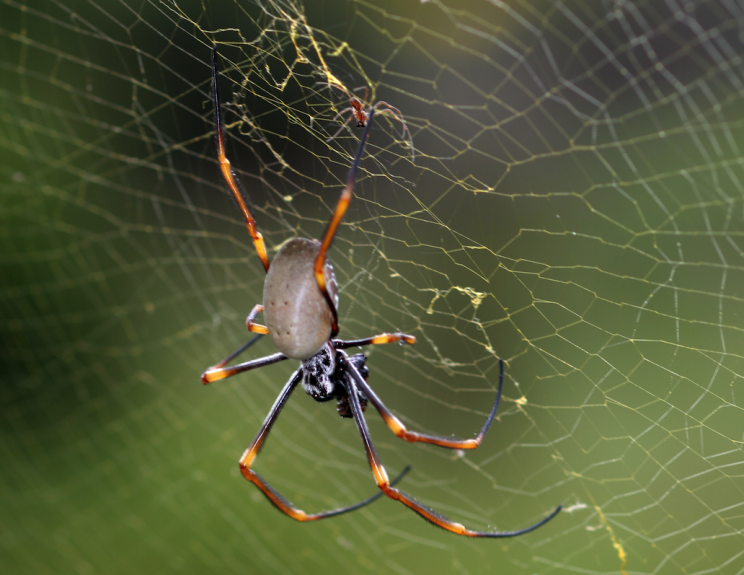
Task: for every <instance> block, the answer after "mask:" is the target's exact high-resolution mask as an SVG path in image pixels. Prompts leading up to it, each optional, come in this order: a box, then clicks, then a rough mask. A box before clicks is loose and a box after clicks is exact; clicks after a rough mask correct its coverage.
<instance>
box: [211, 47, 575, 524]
mask: <svg viewBox="0 0 744 575" xmlns="http://www.w3.org/2000/svg"><path fill="white" fill-rule="evenodd" d="M218 73H219V71H218V68H217V50H216V48H214V49H213V51H212V90H213V94H214V109H215V122H216V127H217V154H218V157H219V162H220V168H221V169H222V174H223V175H224V177H225V180H226V181H227V184H228V186H229V188H230V191H231V192H232V194H233V196H234V197H235V200H236V201H237V203H238V205H239V206H240V209H241V211H242V212H243V216H244V217H245V221H246V225H247V226H248V231H249V233H250V235H251V237H252V238H253V244H254V245H255V247H256V251H257V252H258V256H259V258H261V262H262V263H263V265H264V268H266V271H267V273H266V281H265V283H264V293H263V305H260V304H259V305H256V306H255V307H254V308H253V310H252V311H251V313H250V314H249V315H248V318H247V319H246V325H247V327H248V330H249V331H251V332H253V333H257V334H268V335H269V336H270V337H271V340H272V341H273V342H274V345H275V346H276V348H277V349H278V350H279V352H278V353H275V354H272V355H268V356H266V357H263V358H260V359H254V360H252V361H248V362H245V363H241V364H238V365H234V366H231V367H225V365H226V364H227V363H228V362H230V361H231V360H232V359H233V358H234V357H235V356H237V355H238V354H239V353H241V352H242V351H243V350H245V349H246V347H247V346H248V345H250V343H251V342H249V343H248V344H246V345H244V346H243V347H241V348H240V349H238V350H237V351H236V352H235V353H233V354H231V355H230V356H228V357H227V358H225V359H224V360H223V361H221V362H220V363H218V364H217V365H215V366H213V367H211V368H209V369H208V370H207V371H205V372H204V373H203V374H202V377H201V379H202V382H203V383H205V384H207V383H211V382H213V381H217V380H220V379H224V378H226V377H231V376H233V375H235V374H237V373H242V372H244V371H249V370H251V369H256V368H258V367H263V366H265V365H270V364H272V363H276V362H279V361H283V360H285V359H296V360H299V361H300V367H299V369H298V370H297V371H295V372H294V373H293V374H292V376H291V377H290V378H289V381H288V382H287V384H286V385H285V386H284V389H282V391H281V393H280V394H279V397H278V398H277V399H276V401H275V402H274V405H273V407H272V408H271V411H270V412H269V415H268V416H267V417H266V420H265V421H264V424H263V425H262V426H261V429H260V430H259V432H258V435H256V437H255V439H254V440H253V442H252V443H251V444H250V446H249V447H248V449H246V451H245V453H244V454H243V457H241V458H240V471H241V473H242V474H243V476H244V477H245V478H246V479H247V480H248V481H250V482H252V483H254V484H255V485H256V486H257V487H258V488H259V489H260V490H261V491H262V492H263V493H264V495H266V497H268V499H269V500H270V501H271V502H272V503H273V504H274V505H275V506H276V507H277V508H279V510H281V511H283V512H284V513H286V514H287V515H289V516H290V517H292V518H293V519H296V520H298V521H315V520H317V519H323V518H326V517H331V516H334V515H340V514H341V513H346V512H348V511H352V510H354V509H358V508H360V507H362V506H364V505H367V504H369V503H371V502H372V501H374V500H375V499H377V498H378V497H380V496H382V495H383V494H385V495H387V496H388V497H390V498H391V499H395V500H397V501H400V502H401V503H403V504H404V505H406V506H407V507H409V508H411V509H413V510H414V511H415V512H416V513H418V514H419V515H421V516H422V517H423V518H424V519H426V520H427V521H429V522H431V523H433V524H434V525H436V526H438V527H441V528H443V529H446V530H447V531H451V532H453V533H456V534H458V535H466V536H468V537H514V536H515V535H521V534H523V533H527V532H529V531H532V530H534V529H537V528H538V527H540V526H541V525H544V524H545V523H547V522H548V521H550V520H551V519H552V518H553V517H555V515H556V514H557V513H558V512H559V511H560V510H561V506H560V505H559V506H558V507H556V509H555V510H554V511H553V512H552V513H551V514H550V515H548V516H547V517H546V518H544V519H542V520H541V521H539V522H538V523H536V524H534V525H532V526H530V527H527V528H526V529H521V530H519V531H506V532H493V531H472V530H470V529H466V528H465V527H464V526H463V525H461V524H460V523H455V522H454V521H450V520H449V519H447V518H446V517H444V516H443V515H441V514H439V513H437V512H436V511H434V510H433V509H431V508H429V507H426V506H425V505H422V504H421V503H419V502H417V501H416V500H414V499H413V498H412V497H410V496H409V495H407V494H406V493H404V492H402V491H400V490H399V489H397V488H396V487H395V484H396V482H397V481H398V480H400V479H401V478H402V477H403V475H405V473H406V472H407V471H408V468H406V469H404V470H403V472H402V473H401V474H400V475H398V477H397V478H396V479H395V480H394V481H392V482H391V481H390V480H389V479H388V475H387V472H386V471H385V468H384V467H383V465H382V463H381V462H380V458H379V456H378V455H377V451H376V450H375V447H374V445H373V443H372V438H371V437H370V433H369V429H368V428H367V422H366V421H365V419H364V411H365V408H366V406H367V402H371V403H372V405H374V407H375V409H377V411H378V412H379V413H380V415H381V416H382V418H383V419H384V421H385V423H386V424H387V425H388V427H389V428H390V429H391V430H392V432H393V433H395V435H397V436H398V437H400V438H401V439H403V440H405V441H409V442H411V443H416V442H423V443H432V444H434V445H440V446H442V447H448V448H450V449H474V448H476V447H478V445H480V443H481V441H482V440H483V437H484V435H485V434H486V431H488V428H489V426H490V425H491V422H492V421H493V418H494V416H495V415H496V410H497V409H498V407H499V401H500V399H501V390H502V387H503V384H504V363H503V361H500V368H501V369H500V373H499V387H498V392H497V394H496V401H495V403H494V404H493V408H492V409H491V413H490V414H489V416H488V419H487V420H486V422H485V424H484V425H483V428H482V429H481V430H480V433H479V434H478V435H477V437H475V438H474V439H452V438H447V437H440V436H436V435H427V434H424V433H418V432H415V431H408V430H407V429H406V427H405V426H404V425H403V423H402V422H401V421H400V420H399V419H398V418H397V417H395V415H393V413H392V412H391V411H390V410H389V409H388V408H387V407H385V405H384V404H383V403H382V401H381V400H380V398H379V397H378V396H377V394H376V393H375V392H374V391H373V390H372V388H371V387H370V386H369V384H368V383H367V376H368V375H369V370H368V368H367V366H366V365H365V362H366V359H367V358H366V357H365V355H364V354H361V353H359V354H356V355H352V356H349V354H347V353H346V351H345V350H346V349H349V348H352V347H358V346H363V345H378V344H385V343H392V342H396V341H397V342H405V343H408V344H413V343H415V342H416V338H415V337H413V336H412V335H407V334H404V333H383V334H380V335H376V336H373V337H369V338H366V339H358V340H350V341H345V340H341V339H335V337H336V335H337V334H338V329H339V328H338V311H337V310H338V289H337V284H336V277H335V275H334V273H333V267H332V266H331V264H330V262H329V261H328V260H327V257H326V256H327V253H328V249H329V247H330V245H331V243H332V241H333V237H334V235H335V234H336V230H337V229H338V226H339V224H340V222H341V218H342V217H343V215H344V213H345V212H346V209H347V207H348V206H349V202H350V201H351V197H352V192H353V185H354V181H355V178H356V172H357V169H358V167H359V163H360V161H361V157H362V152H363V151H364V144H365V142H366V140H367V135H368V133H369V127H370V124H371V123H372V118H373V116H374V113H375V110H374V108H372V109H371V110H370V112H369V116H368V118H367V119H366V120H367V121H366V126H365V129H364V132H363V133H362V137H361V140H360V141H359V146H358V147H357V151H356V156H355V157H354V162H353V163H352V165H351V169H350V170H349V175H348V178H347V181H346V187H345V188H344V190H343V192H342V193H341V197H340V199H339V201H338V205H337V206H336V210H335V212H334V213H333V216H332V217H331V220H330V222H329V224H328V228H327V229H326V232H325V235H324V236H323V241H322V242H318V241H316V240H309V239H305V238H295V239H293V240H290V241H289V242H287V243H286V244H285V245H284V246H283V247H282V248H281V249H280V250H279V253H277V255H276V257H275V258H274V261H273V262H272V264H271V267H269V260H268V257H267V255H266V249H265V247H264V243H263V239H262V237H261V234H260V232H259V231H258V230H257V228H256V221H255V219H254V217H253V214H252V212H251V209H250V207H249V204H248V202H247V201H246V200H245V199H244V197H243V194H242V193H241V188H240V184H239V183H238V179H237V176H236V174H235V173H234V172H233V171H232V169H231V167H230V161H229V160H228V159H227V157H226V156H225V137H224V133H223V126H222V117H221V112H220V98H219V87H218V82H217V77H218ZM260 312H263V313H264V318H265V321H266V326H263V325H259V324H257V323H255V320H256V317H257V316H258V314H259V313H260ZM300 382H302V387H303V389H304V390H305V392H306V393H307V394H308V395H310V396H311V397H312V398H313V399H315V400H316V401H320V402H323V401H330V400H333V399H335V400H336V401H337V410H338V413H339V415H341V417H348V418H352V419H354V421H355V422H356V425H357V428H358V429H359V433H360V434H361V436H362V442H363V443H364V449H365V451H366V452H367V458H368V459H369V465H370V467H371V468H372V474H373V475H374V478H375V481H376V482H377V486H378V487H379V488H380V490H381V491H380V492H378V493H377V494H376V495H374V496H372V497H369V498H368V499H365V500H364V501H361V502H360V503H357V504H355V505H350V506H348V507H342V508H340V509H334V510H331V511H324V512H322V513H314V514H307V513H305V512H304V511H302V510H301V509H298V508H297V507H295V506H294V505H292V504H291V503H290V502H289V501H287V499H285V498H284V497H283V496H282V495H281V494H279V492H278V491H276V490H275V489H274V488H272V487H271V486H270V485H269V484H268V483H266V481H264V480H263V478H261V476H260V475H258V473H256V472H255V471H253V470H252V469H251V465H253V462H254V460H255V459H256V456H257V455H258V453H259V451H260V450H261V447H262V446H263V443H264V441H265V440H266V438H267V436H268V435H269V431H271V427H272V426H273V425H274V422H275V421H276V419H277V417H278V416H279V413H280V412H281V410H282V408H283V407H284V405H285V404H286V403H287V400H288V399H289V396H290V394H291V393H292V392H293V391H294V389H295V388H296V387H297V385H298V384H299V383H300Z"/></svg>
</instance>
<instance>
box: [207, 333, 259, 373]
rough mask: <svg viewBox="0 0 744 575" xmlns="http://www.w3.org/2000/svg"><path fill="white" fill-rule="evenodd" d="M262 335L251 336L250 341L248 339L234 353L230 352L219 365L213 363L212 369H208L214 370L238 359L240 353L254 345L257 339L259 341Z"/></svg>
mask: <svg viewBox="0 0 744 575" xmlns="http://www.w3.org/2000/svg"><path fill="white" fill-rule="evenodd" d="M262 335H263V334H261V333H259V334H258V335H255V336H253V337H252V338H251V339H249V340H248V341H247V342H245V343H244V344H243V345H241V346H240V347H239V348H238V349H236V350H235V351H234V352H232V353H231V354H230V355H228V356H227V357H226V358H225V359H223V360H222V361H221V362H219V363H215V364H214V365H213V366H212V367H210V368H209V369H210V370H212V369H216V368H218V367H225V366H226V365H227V364H228V363H230V362H231V361H232V360H233V359H235V358H236V357H238V356H239V355H240V354H241V353H243V352H244V351H245V350H246V349H248V348H249V347H251V346H252V345H253V344H254V343H256V342H257V341H258V340H259V339H261V336H262Z"/></svg>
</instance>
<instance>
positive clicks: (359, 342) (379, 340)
mask: <svg viewBox="0 0 744 575" xmlns="http://www.w3.org/2000/svg"><path fill="white" fill-rule="evenodd" d="M396 341H403V342H405V343H408V344H410V345H413V344H414V343H416V338H415V337H414V336H412V335H408V334H406V333H381V334H380V335H375V336H373V337H367V338H364V339H350V340H348V341H345V340H343V339H334V340H333V342H332V343H333V347H335V348H336V349H349V348H350V347H362V346H363V345H382V344H385V343H395V342H396Z"/></svg>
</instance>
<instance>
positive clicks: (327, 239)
mask: <svg viewBox="0 0 744 575" xmlns="http://www.w3.org/2000/svg"><path fill="white" fill-rule="evenodd" d="M373 115H374V110H373V111H372V112H371V113H370V115H369V118H368V121H367V127H366V128H364V132H362V137H361V139H360V140H359V145H358V146H357V151H356V155H355V157H354V162H353V163H352V164H351V168H350V169H349V175H348V176H347V178H346V187H345V188H344V190H343V192H341V197H340V198H339V199H338V204H336V210H335V211H334V212H333V216H331V221H330V222H328V227H327V228H326V231H325V234H323V241H322V242H321V244H320V250H319V251H318V256H317V257H316V258H315V268H314V270H313V271H314V273H315V280H316V281H317V282H318V288H320V291H321V292H322V293H323V297H325V299H326V301H327V302H328V305H329V306H330V308H331V309H332V310H333V326H332V327H331V333H332V335H336V334H337V333H338V310H337V309H336V305H335V304H334V302H333V296H331V294H330V293H328V289H326V279H325V265H326V257H327V254H328V249H329V248H330V247H331V243H332V242H333V238H334V237H335V235H336V230H337V229H338V226H339V224H340V223H341V219H342V218H343V217H344V214H345V213H346V210H347V209H348V207H349V203H350V202H351V197H352V195H353V192H354V181H355V180H356V173H357V169H358V168H359V163H360V161H361V159H362V152H363V151H364V144H365V142H366V141H367V134H369V127H370V126H371V125H372V116H373Z"/></svg>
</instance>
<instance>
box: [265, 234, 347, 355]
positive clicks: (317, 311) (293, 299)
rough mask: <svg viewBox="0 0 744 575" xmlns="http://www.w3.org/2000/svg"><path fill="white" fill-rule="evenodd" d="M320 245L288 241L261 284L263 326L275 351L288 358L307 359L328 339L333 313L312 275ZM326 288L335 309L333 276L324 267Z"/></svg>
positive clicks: (331, 272)
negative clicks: (262, 286) (262, 291)
mask: <svg viewBox="0 0 744 575" xmlns="http://www.w3.org/2000/svg"><path fill="white" fill-rule="evenodd" d="M319 251H320V243H319V242H316V241H312V240H308V239H305V238H295V239H293V240H290V241H289V242H287V243H286V244H285V245H284V247H282V249H280V250H279V253H278V254H277V255H276V257H275V258H274V261H272V262H271V267H270V268H269V272H268V273H267V274H266V282H265V283H264V293H263V305H264V319H265V320H266V327H267V328H268V329H269V336H270V337H271V341H273V342H274V345H275V346H276V348H277V349H278V350H279V351H280V352H282V353H283V354H284V355H286V356H287V357H289V358H291V359H308V358H310V357H312V356H313V355H315V354H316V353H318V351H319V350H320V348H321V347H323V344H325V343H326V342H327V341H328V340H329V339H330V338H331V329H332V326H333V321H334V314H333V310H332V309H331V307H330V305H329V304H328V301H327V300H326V298H325V297H324V295H323V293H322V292H321V291H320V288H319V287H318V282H317V280H316V279H315V275H314V274H313V266H314V264H315V259H316V258H317V256H318V252H319ZM325 277H326V286H327V288H328V291H329V293H330V294H331V298H332V299H333V301H334V303H335V305H336V306H338V287H337V285H336V276H335V274H334V273H333V267H332V266H331V264H330V262H328V261H327V262H326V266H325Z"/></svg>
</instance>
